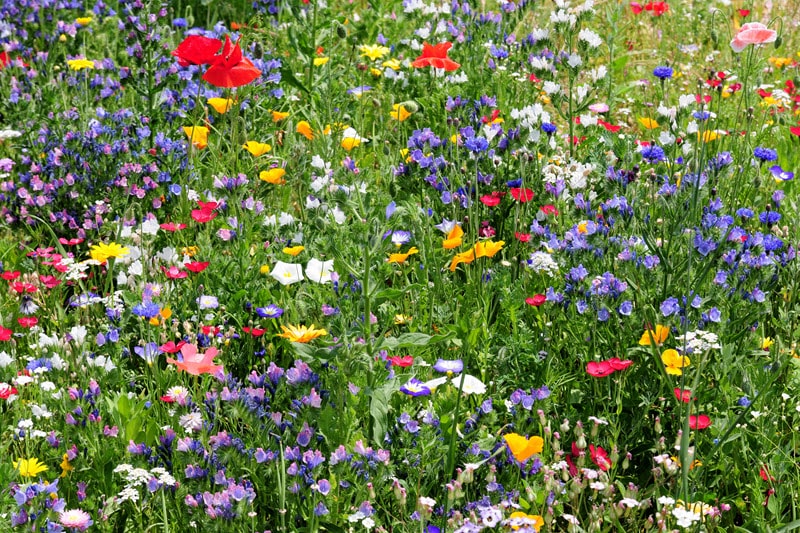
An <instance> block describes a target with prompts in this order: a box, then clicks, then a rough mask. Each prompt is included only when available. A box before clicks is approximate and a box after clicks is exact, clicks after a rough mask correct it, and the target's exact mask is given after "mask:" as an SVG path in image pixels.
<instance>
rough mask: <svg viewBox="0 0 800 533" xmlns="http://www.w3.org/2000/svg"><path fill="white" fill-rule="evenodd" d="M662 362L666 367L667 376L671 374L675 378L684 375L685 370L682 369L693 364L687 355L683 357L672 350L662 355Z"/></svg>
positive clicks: (665, 351)
mask: <svg viewBox="0 0 800 533" xmlns="http://www.w3.org/2000/svg"><path fill="white" fill-rule="evenodd" d="M661 362H662V363H664V364H665V365H666V367H667V368H666V370H667V374H671V375H673V376H680V375H681V374H683V370H681V369H682V368H686V367H687V366H689V365H690V364H692V362H691V361H690V360H689V358H688V357H686V356H685V355H684V356H681V355H680V354H679V353H678V352H677V351H676V350H673V349H672V348H670V349H668V350H664V352H663V353H662V354H661Z"/></svg>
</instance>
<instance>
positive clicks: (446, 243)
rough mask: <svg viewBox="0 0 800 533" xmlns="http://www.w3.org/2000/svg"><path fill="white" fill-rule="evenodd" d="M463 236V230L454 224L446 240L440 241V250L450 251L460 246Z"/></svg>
mask: <svg viewBox="0 0 800 533" xmlns="http://www.w3.org/2000/svg"><path fill="white" fill-rule="evenodd" d="M463 235H464V230H462V229H461V226H459V225H458V224H456V225H455V226H453V229H451V230H450V233H448V234H447V238H446V239H445V240H443V241H442V248H444V249H445V250H452V249H453V248H458V247H459V246H461V242H462V240H461V237H462V236H463Z"/></svg>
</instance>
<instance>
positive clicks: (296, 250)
mask: <svg viewBox="0 0 800 533" xmlns="http://www.w3.org/2000/svg"><path fill="white" fill-rule="evenodd" d="M305 249H306V247H305V246H292V247H291V248H289V247H286V248H284V249H283V253H285V254H289V255H291V256H292V257H296V256H297V255H298V254H300V252H302V251H303V250H305Z"/></svg>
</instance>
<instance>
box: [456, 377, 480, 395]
mask: <svg viewBox="0 0 800 533" xmlns="http://www.w3.org/2000/svg"><path fill="white" fill-rule="evenodd" d="M462 379H463V380H464V386H463V387H462V388H461V392H463V393H464V394H483V393H485V392H486V385H484V384H483V382H482V381H481V380H479V379H478V378H476V377H475V376H470V375H469V374H463V375H462V376H454V377H453V378H452V379H451V380H450V382H451V383H452V384H453V385H454V386H455V387H456V388H458V387H459V386H461V380H462Z"/></svg>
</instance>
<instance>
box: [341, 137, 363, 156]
mask: <svg viewBox="0 0 800 533" xmlns="http://www.w3.org/2000/svg"><path fill="white" fill-rule="evenodd" d="M360 145H361V139H359V138H358V137H345V138H344V139H342V148H344V149H345V150H346V151H348V152H349V151H350V150H352V149H353V148H355V147H356V146H360Z"/></svg>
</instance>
